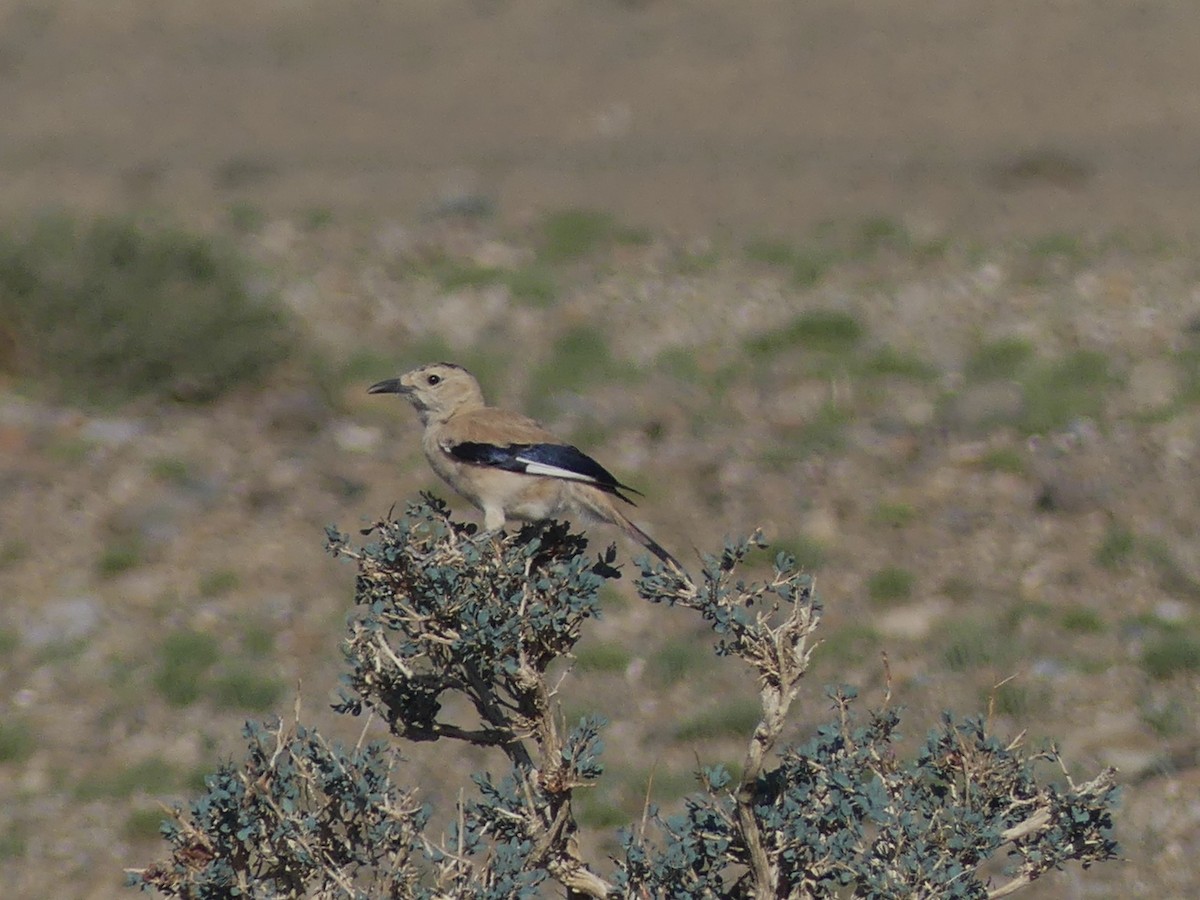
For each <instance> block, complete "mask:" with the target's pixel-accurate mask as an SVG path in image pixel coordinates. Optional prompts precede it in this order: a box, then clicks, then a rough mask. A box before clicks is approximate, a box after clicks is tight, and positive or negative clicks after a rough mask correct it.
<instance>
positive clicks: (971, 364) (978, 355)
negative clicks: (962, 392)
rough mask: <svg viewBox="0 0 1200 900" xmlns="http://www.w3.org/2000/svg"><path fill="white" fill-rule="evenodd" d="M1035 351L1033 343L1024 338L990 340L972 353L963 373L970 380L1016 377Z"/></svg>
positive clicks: (996, 379) (995, 379)
mask: <svg viewBox="0 0 1200 900" xmlns="http://www.w3.org/2000/svg"><path fill="white" fill-rule="evenodd" d="M1033 352H1034V351H1033V344H1031V343H1030V342H1029V341H1027V340H1025V339H1024V338H1019V337H1005V338H999V339H997V340H994V341H988V342H986V343H983V344H980V345H979V347H977V348H976V349H975V352H974V353H972V354H971V356H970V358H969V359H968V360H967V364H966V367H965V371H964V373H963V374H964V375H965V376H966V377H967V379H968V380H969V381H976V382H979V381H998V380H1001V379H1006V378H1016V377H1017V375H1018V374H1019V373H1020V372H1021V370H1022V369H1024V368H1025V366H1026V365H1028V364H1029V362H1030V361H1031V360H1032V359H1033Z"/></svg>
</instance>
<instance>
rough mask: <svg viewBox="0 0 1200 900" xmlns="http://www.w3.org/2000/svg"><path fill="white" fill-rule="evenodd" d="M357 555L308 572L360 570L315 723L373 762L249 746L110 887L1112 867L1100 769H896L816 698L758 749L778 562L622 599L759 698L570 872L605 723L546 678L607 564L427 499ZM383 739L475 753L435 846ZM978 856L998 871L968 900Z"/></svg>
mask: <svg viewBox="0 0 1200 900" xmlns="http://www.w3.org/2000/svg"><path fill="white" fill-rule="evenodd" d="M367 533H368V534H370V535H371V536H372V540H371V542H370V543H367V544H366V545H365V546H356V545H354V544H352V543H351V542H350V540H349V538H348V536H347V535H344V534H341V533H339V532H337V531H336V529H330V531H329V548H330V550H331V551H332V552H333V553H334V554H335V555H336V556H340V557H345V558H348V559H351V560H354V561H355V563H356V564H357V567H358V578H357V582H356V583H357V595H356V598H355V599H356V605H357V606H356V611H355V613H354V615H353V617H352V619H351V622H350V624H349V636H348V638H347V640H346V644H345V654H346V661H347V672H346V674H345V677H344V686H343V689H342V692H341V695H340V700H339V702H338V703H337V705H336V707H335V708H336V709H337V710H339V711H340V712H342V713H346V714H350V715H359V714H361V713H362V712H364V711H366V710H370V711H371V712H372V713H373V714H375V715H376V716H378V717H380V718H381V719H382V720H383V721H384V722H386V723H387V725H388V727H389V728H390V730H391V733H392V736H393V738H394V740H390V741H378V742H372V743H362V742H360V744H359V745H358V746H355V747H354V748H352V749H344V748H341V747H339V746H337V745H334V744H331V743H329V742H327V741H326V740H325V739H324V738H323V737H321V736H320V735H319V734H318V733H317V732H316V731H314V730H313V729H311V728H309V727H308V726H306V725H304V724H303V723H301V722H299V721H296V722H294V723H291V724H289V725H284V724H283V723H280V722H276V723H273V724H269V725H260V724H254V723H252V724H249V725H247V727H246V729H245V737H246V741H247V753H246V755H245V757H244V758H243V759H241V760H240V761H237V762H234V761H230V762H228V763H226V764H224V765H222V766H221V767H220V769H219V770H218V771H217V773H216V774H215V775H213V776H211V777H209V778H208V780H207V788H208V789H207V792H206V793H204V794H203V795H202V796H201V797H199V798H198V799H196V800H194V801H193V802H192V803H190V804H189V805H188V808H187V809H186V810H185V809H183V808H177V809H176V810H175V814H174V817H173V819H172V820H171V821H169V822H167V823H165V824H164V834H165V836H166V838H167V840H168V841H169V843H170V845H171V857H170V858H169V859H168V860H166V861H164V862H161V863H158V864H156V865H152V866H149V867H147V868H144V869H141V870H137V871H134V872H132V873H131V875H130V883H131V884H132V885H135V886H140V887H143V888H154V889H157V890H159V891H161V892H162V893H164V894H167V895H169V896H184V897H224V896H233V895H237V896H242V897H276V896H281V895H283V896H321V897H363V898H374V897H400V898H433V897H476V898H483V900H500V898H510V897H538V896H548V895H551V894H561V893H562V890H563V889H565V891H566V893H567V895H568V896H572V897H729V898H749V897H789V896H805V897H823V898H831V897H849V896H858V897H877V898H907V897H917V896H926V897H928V896H937V897H950V898H983V897H986V896H989V889H990V895H992V896H1001V895H1005V894H1008V893H1012V892H1013V891H1015V890H1017V889H1019V888H1021V887H1023V886H1025V885H1027V884H1028V883H1030V882H1031V881H1033V880H1034V879H1036V878H1038V877H1039V876H1041V875H1042V874H1044V873H1046V872H1048V871H1051V870H1053V869H1055V868H1058V867H1060V866H1062V865H1063V864H1064V863H1066V862H1067V861H1070V860H1078V861H1081V862H1083V863H1084V864H1085V865H1087V864H1089V863H1092V862H1096V861H1100V860H1105V859H1109V858H1112V857H1113V856H1114V855H1115V854H1116V852H1117V847H1116V844H1115V843H1114V841H1113V839H1112V837H1111V825H1112V823H1111V810H1112V806H1113V804H1114V801H1115V790H1116V789H1115V787H1114V777H1115V776H1114V772H1113V771H1112V770H1107V771H1105V772H1102V773H1101V774H1100V775H1099V776H1098V777H1096V778H1095V779H1093V780H1092V781H1089V782H1087V783H1085V784H1075V783H1074V782H1072V781H1071V780H1070V779H1069V778H1067V777H1065V776H1062V777H1056V778H1054V779H1053V780H1052V781H1046V780H1039V778H1038V776H1037V774H1036V771H1035V765H1036V764H1038V763H1040V762H1044V761H1049V762H1050V763H1059V760H1058V755H1057V753H1056V752H1055V751H1053V750H1048V751H1045V752H1041V753H1034V754H1029V753H1026V752H1025V751H1024V750H1023V749H1022V747H1021V741H1020V739H1017V740H1013V741H1007V740H999V739H997V738H996V737H995V736H993V735H991V734H990V733H989V732H988V729H987V727H986V723H985V722H984V721H983V720H982V719H980V718H968V719H965V720H959V719H956V718H954V717H952V716H950V715H948V714H947V715H945V716H943V718H942V719H941V721H940V722H938V723H937V724H936V725H935V726H934V727H933V728H932V729H931V730H930V732H929V734H928V736H927V737H926V739H925V741H924V742H923V743H922V744H921V746H920V749H919V750H918V751H917V753H916V755H915V756H914V757H913V758H911V759H908V760H902V759H901V758H900V756H899V753H898V751H897V749H896V748H895V746H894V740H895V738H896V734H897V728H898V726H899V721H900V717H899V714H898V712H897V711H896V710H895V709H891V708H886V707H885V708H884V709H880V710H874V711H868V712H865V713H863V712H859V711H858V710H857V708H856V703H855V692H854V690H853V689H852V688H849V687H839V688H834V689H830V690H829V691H828V692H827V696H828V698H829V700H830V701H831V702H832V705H833V717H832V720H831V721H830V722H828V723H827V724H825V725H823V726H822V727H820V728H818V729H817V731H816V732H815V734H814V736H813V737H812V738H811V739H809V740H808V741H806V742H804V743H801V744H797V745H794V746H784V747H779V746H778V744H779V740H780V735H781V733H782V730H783V728H784V726H785V723H786V722H787V719H788V714H789V710H790V708H791V706H792V703H793V702H794V701H795V700H796V698H797V696H798V694H799V692H800V687H801V683H802V679H803V676H804V674H805V672H806V670H807V668H808V665H809V658H810V655H811V653H812V650H813V647H814V646H815V642H814V634H815V632H816V629H817V627H818V624H819V620H820V616H821V605H820V603H819V602H818V599H817V597H816V596H815V595H814V594H813V591H812V584H811V580H810V579H809V578H808V577H807V576H804V575H802V574H800V573H799V572H797V571H796V569H795V565H794V560H792V559H791V558H790V557H788V556H787V555H786V554H779V555H778V556H777V558H776V563H775V569H774V572H773V573H772V574H771V575H769V576H768V577H767V578H766V580H765V581H760V582H753V583H745V582H744V581H742V580H741V576H740V575H739V573H738V570H739V568H740V566H741V564H742V563H743V561H744V560H745V558H746V556H747V555H748V554H749V553H750V552H751V550H752V549H753V548H754V547H755V546H756V543H757V542H756V540H754V539H751V540H738V541H733V542H730V543H729V544H727V546H726V547H725V548H724V549H723V550H722V551H721V552H720V553H718V554H715V555H705V556H703V557H702V567H703V568H702V571H701V572H700V578H699V580H698V581H693V580H692V578H691V577H690V576H688V575H686V574H684V573H682V572H679V571H668V570H664V569H662V568H661V567H659V568H654V569H650V568H643V569H642V570H641V575H640V577H639V578H638V579H637V580H636V582H635V586H636V588H637V591H638V593H639V595H640V596H641V597H642V598H643V599H644V600H646V601H649V602H650V603H655V604H669V605H674V606H678V607H681V608H683V609H686V610H690V611H691V612H693V613H695V614H696V615H697V616H698V617H699V619H700V620H701V621H702V622H704V623H705V624H707V626H708V627H709V628H711V630H712V633H713V638H714V648H713V649H714V651H715V653H716V655H717V656H718V657H735V658H737V659H739V660H741V661H742V662H743V663H745V664H747V665H748V666H749V667H750V668H751V669H752V670H753V671H754V673H755V674H756V676H757V681H758V685H759V689H760V696H759V698H758V703H757V704H756V707H757V708H756V709H754V711H753V714H752V715H751V716H749V717H748V718H742V717H740V715H739V716H738V717H735V718H739V723H738V725H737V727H738V728H740V729H744V731H745V732H746V733H748V747H747V750H746V753H745V755H744V758H743V760H742V762H741V765H740V766H732V765H725V764H723V763H721V762H714V763H711V764H707V765H705V764H701V765H700V767H699V771H698V773H697V776H698V781H699V785H700V789H699V790H698V791H696V792H694V793H692V794H691V795H689V796H688V797H686V798H685V799H684V801H683V805H682V810H681V811H680V812H678V813H675V814H668V813H667V812H665V811H664V810H662V809H660V808H658V807H657V806H656V805H654V804H648V806H647V808H646V810H645V813H644V815H643V816H642V817H641V818H640V820H639V821H638V822H637V823H635V824H632V825H630V826H628V827H626V828H624V829H622V830H621V831H620V832H618V836H617V842H616V844H615V848H616V849H615V853H614V859H613V863H612V865H611V866H610V867H608V870H607V871H604V870H602V868H601V865H600V864H599V863H598V861H597V860H595V859H591V858H588V857H586V856H585V855H584V854H583V851H582V850H581V849H580V846H581V842H580V841H578V840H577V833H578V830H579V819H577V818H576V816H575V813H574V812H573V798H575V797H576V795H577V791H579V790H580V789H583V788H586V787H590V786H593V785H595V784H596V783H597V781H598V780H599V779H600V778H601V777H602V776H603V774H604V764H603V762H602V753H603V741H602V733H603V729H604V726H605V723H604V721H603V720H602V719H600V718H598V717H594V716H586V715H585V716H582V717H580V718H579V719H578V720H577V721H575V722H573V723H571V724H566V723H564V722H562V720H561V717H560V715H559V711H558V708H557V704H556V702H555V700H554V697H555V689H556V687H557V678H558V676H557V675H554V674H552V673H550V671H549V670H550V667H551V665H552V664H553V663H554V662H555V660H557V659H559V658H560V657H563V656H568V655H570V654H571V653H572V652H573V650H574V648H575V646H576V644H577V642H578V641H579V639H580V637H581V635H582V634H583V632H584V629H585V628H586V627H587V626H588V624H589V621H590V620H591V619H593V618H594V617H596V616H597V615H598V614H599V607H598V596H599V592H600V589H601V587H602V585H604V583H605V582H606V581H608V580H610V579H613V578H615V577H617V576H618V574H619V573H618V572H617V570H616V569H614V568H613V562H614V559H615V550H614V549H613V548H611V547H610V548H609V549H608V551H607V552H606V553H604V554H602V555H601V556H600V557H599V558H595V559H593V558H590V557H589V556H588V555H587V552H586V548H587V543H586V540H585V539H584V538H583V537H582V536H580V535H578V534H573V533H571V532H570V531H569V530H568V529H567V528H566V527H565V526H563V525H561V524H558V523H544V524H540V525H532V526H529V527H526V528H524V529H523V530H522V531H520V532H519V533H516V534H512V535H508V536H504V537H500V538H498V539H497V538H495V537H494V536H492V535H488V534H476V533H475V529H474V528H473V527H472V526H465V525H463V524H461V523H458V522H454V521H452V520H451V519H450V518H449V516H448V514H447V509H446V507H445V506H443V505H442V504H440V503H438V502H437V501H434V500H432V498H427V499H426V501H425V502H424V503H422V504H420V505H414V506H411V507H410V508H409V510H408V512H407V514H406V515H405V516H404V517H403V518H401V519H399V520H395V521H393V520H388V521H382V522H379V523H377V524H376V525H375V526H374V527H373V528H371V529H368V532H367ZM555 671H558V669H556V670H555ZM751 708H753V707H751ZM468 710H469V713H467V714H466V717H465V718H460V716H461V715H462V714H463V713H464V711H468ZM456 711H457V712H456ZM720 724H721V726H722V727H724V726H725V725H726V724H727V722H726V721H725V719H722V720H721V723H720ZM730 727H732V726H730ZM406 740H407V741H447V742H453V741H462V742H465V743H469V744H474V745H476V746H478V747H483V748H487V749H489V750H490V751H491V752H492V753H493V754H495V763H496V764H495V765H490V766H489V768H488V770H487V771H481V772H478V773H477V774H476V775H475V776H474V777H473V781H474V784H475V789H474V791H473V792H472V795H471V796H469V797H468V796H466V795H465V794H463V795H461V799H460V800H459V802H458V803H457V805H456V808H455V809H454V810H453V811H451V814H450V816H449V818H448V821H449V822H450V824H449V825H448V826H447V828H446V830H445V831H444V833H442V834H435V833H431V828H430V823H431V821H432V820H433V810H432V809H431V808H430V806H429V805H428V804H427V803H425V802H423V801H422V800H421V798H420V796H419V792H418V790H417V789H416V788H412V787H405V786H403V785H402V784H401V783H400V779H399V776H400V774H401V773H402V771H403V769H402V763H401V761H400V752H401V748H400V747H398V746H396V741H406ZM612 819H613V815H612V811H611V810H610V811H607V812H605V814H604V815H602V816H588V817H587V821H589V822H597V821H598V822H602V823H604V824H605V825H607V824H609V823H610V822H611V820H612ZM998 853H1004V854H1007V855H1008V857H1009V866H1008V868H1007V869H1006V870H1005V871H1004V873H1003V874H1002V875H997V876H996V877H997V879H998V880H999V884H998V885H995V886H991V887H990V888H989V876H988V875H986V874H984V871H983V869H984V867H985V866H986V865H987V863H988V860H989V859H991V858H992V857H994V856H996V855H997V854H998ZM988 871H990V868H989V869H988Z"/></svg>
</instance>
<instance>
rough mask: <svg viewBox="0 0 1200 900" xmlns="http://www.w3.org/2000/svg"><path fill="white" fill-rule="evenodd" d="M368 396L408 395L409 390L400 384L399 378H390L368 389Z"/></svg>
mask: <svg viewBox="0 0 1200 900" xmlns="http://www.w3.org/2000/svg"><path fill="white" fill-rule="evenodd" d="M367 393H368V394H407V393H408V388H406V387H405V386H404V385H403V384H401V383H400V379H399V378H388V379H387V380H386V381H377V382H376V383H375V384H373V385H371V386H370V387H369V388H367Z"/></svg>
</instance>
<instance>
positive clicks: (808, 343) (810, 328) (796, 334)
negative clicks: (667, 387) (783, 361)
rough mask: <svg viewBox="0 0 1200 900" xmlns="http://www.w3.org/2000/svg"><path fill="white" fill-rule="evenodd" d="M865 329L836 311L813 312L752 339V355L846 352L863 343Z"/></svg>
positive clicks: (852, 319) (854, 320) (748, 344)
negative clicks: (796, 351)
mask: <svg viewBox="0 0 1200 900" xmlns="http://www.w3.org/2000/svg"><path fill="white" fill-rule="evenodd" d="M865 332H866V329H865V328H864V327H863V324H862V323H861V322H860V321H859V320H858V318H857V317H855V316H853V315H851V314H850V313H848V312H843V311H842V310H836V309H813V310H809V311H808V312H805V313H802V314H801V315H799V316H797V317H796V318H795V319H793V320H792V321H791V322H790V323H788V324H787V325H784V326H783V327H782V328H779V329H777V330H775V331H768V332H766V333H764V334H760V335H758V336H756V337H753V338H751V339H750V340H749V341H748V342H747V349H748V350H749V351H750V352H752V353H778V352H780V351H781V350H791V349H793V348H794V349H797V350H800V351H802V352H812V353H848V352H850V351H851V350H853V349H854V348H855V347H856V346H857V345H858V343H859V342H860V341H861V340H862V338H863V335H864V334H865Z"/></svg>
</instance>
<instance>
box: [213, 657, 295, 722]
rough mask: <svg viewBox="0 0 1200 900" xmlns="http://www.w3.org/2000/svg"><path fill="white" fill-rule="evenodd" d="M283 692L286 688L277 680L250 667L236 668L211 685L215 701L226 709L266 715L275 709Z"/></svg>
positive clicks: (223, 674) (217, 678)
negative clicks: (264, 713)
mask: <svg viewBox="0 0 1200 900" xmlns="http://www.w3.org/2000/svg"><path fill="white" fill-rule="evenodd" d="M283 691H284V685H283V683H282V682H280V681H279V680H278V679H277V678H273V677H271V676H269V675H263V674H262V673H260V672H258V671H257V670H255V669H254V668H251V667H248V666H236V667H234V668H232V669H230V670H229V671H226V672H223V673H221V674H220V675H218V676H217V677H216V678H214V679H213V682H212V696H213V700H214V701H215V702H216V704H217V706H219V707H222V708H225V709H246V710H251V711H253V712H265V711H266V710H268V709H270V708H271V707H272V706H274V705H275V703H276V701H278V700H279V698H280V697H281V696H282V695H283Z"/></svg>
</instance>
